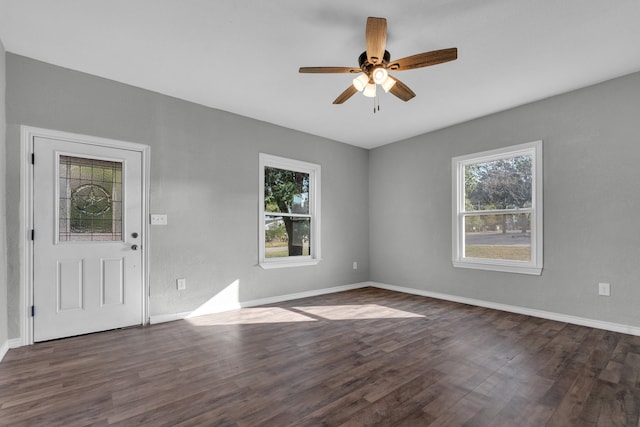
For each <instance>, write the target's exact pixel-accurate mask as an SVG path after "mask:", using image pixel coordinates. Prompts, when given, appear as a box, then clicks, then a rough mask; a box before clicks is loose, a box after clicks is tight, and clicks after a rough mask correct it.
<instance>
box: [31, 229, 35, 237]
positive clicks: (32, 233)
mask: <svg viewBox="0 0 640 427" xmlns="http://www.w3.org/2000/svg"><path fill="white" fill-rule="evenodd" d="M35 238H36V230H34V229H31V240H35Z"/></svg>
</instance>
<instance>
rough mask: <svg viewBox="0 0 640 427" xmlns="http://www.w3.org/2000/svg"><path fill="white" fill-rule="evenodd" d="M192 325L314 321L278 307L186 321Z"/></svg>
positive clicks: (218, 314)
mask: <svg viewBox="0 0 640 427" xmlns="http://www.w3.org/2000/svg"><path fill="white" fill-rule="evenodd" d="M186 320H187V321H188V322H189V323H191V324H192V325H197V326H220V325H250V324H255V323H292V322H315V321H316V319H314V318H311V317H308V316H305V315H304V314H301V313H296V312H295V311H290V310H287V309H286V308H280V307H256V308H243V309H241V310H233V311H229V312H225V313H217V314H211V315H207V316H198V317H192V318H188V319H186Z"/></svg>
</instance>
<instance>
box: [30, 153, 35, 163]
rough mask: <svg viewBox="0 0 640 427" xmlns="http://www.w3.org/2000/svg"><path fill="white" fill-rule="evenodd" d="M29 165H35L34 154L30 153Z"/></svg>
mask: <svg viewBox="0 0 640 427" xmlns="http://www.w3.org/2000/svg"><path fill="white" fill-rule="evenodd" d="M31 164H32V165H35V164H36V154H35V153H31Z"/></svg>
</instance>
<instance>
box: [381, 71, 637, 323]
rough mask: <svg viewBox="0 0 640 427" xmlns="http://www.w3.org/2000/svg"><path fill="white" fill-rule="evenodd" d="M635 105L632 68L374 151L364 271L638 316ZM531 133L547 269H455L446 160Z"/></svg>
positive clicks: (482, 296)
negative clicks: (540, 179) (539, 143)
mask: <svg viewBox="0 0 640 427" xmlns="http://www.w3.org/2000/svg"><path fill="white" fill-rule="evenodd" d="M470 102H472V101H470ZM639 114H640V73H636V74H632V75H628V76H625V77H621V78H618V79H615V80H611V81H608V82H605V83H602V84H599V85H595V86H592V87H589V88H585V89H582V90H578V91H575V92H571V93H567V94H564V95H560V96H557V97H554V98H550V99H546V100H543V101H540V102H536V103H533V104H529V105H526V106H522V107H519V108H515V109H512V110H508V111H505V112H501V113H498V114H495V115H491V116H488V117H484V118H481V119H478V120H474V121H471V122H468V123H464V124H460V125H457V126H453V127H450V128H447V129H444V130H441V131H438V132H433V133H429V134H426V135H421V136H418V137H415V138H412V139H409V140H406V141H403V142H400V143H395V144H390V145H387V146H383V147H379V148H377V149H374V150H372V151H371V152H370V168H369V174H370V175H369V176H370V179H369V182H370V193H369V194H370V226H371V231H370V257H371V258H370V265H371V269H370V272H371V275H370V278H371V280H373V281H377V282H382V283H386V284H390V285H396V286H405V287H411V288H415V289H419V290H425V291H432V292H440V293H445V294H450V295H455V296H462V297H467V298H475V299H479V300H485V301H490V302H497V303H502V304H510V305H514V306H520V307H527V308H532V309H538V310H546V311H551V312H557V313H563V314H567V315H575V316H580V317H585V318H590V319H598V320H602V321H609V322H615V323H621V324H626V325H634V326H638V325H640V310H638V302H639V301H640V241H639V235H638V227H637V220H636V214H637V213H638V212H640V196H639V195H638V188H639V187H638V182H640V167H638V162H639V161H640V115H639ZM535 140H543V141H544V142H543V151H544V164H543V167H544V270H543V272H542V275H541V276H527V275H518V274H510V273H498V272H488V271H480V270H467V269H455V268H453V267H452V264H451V246H452V242H451V222H452V219H451V217H452V213H451V209H452V208H451V206H452V195H451V192H452V190H451V158H452V157H454V156H458V155H462V154H468V153H475V152H479V151H483V150H488V149H492V148H497V147H504V146H509V145H513V144H519V143H524V142H529V141H535ZM600 281H603V282H610V283H611V296H610V297H599V296H598V295H597V285H598V282H600Z"/></svg>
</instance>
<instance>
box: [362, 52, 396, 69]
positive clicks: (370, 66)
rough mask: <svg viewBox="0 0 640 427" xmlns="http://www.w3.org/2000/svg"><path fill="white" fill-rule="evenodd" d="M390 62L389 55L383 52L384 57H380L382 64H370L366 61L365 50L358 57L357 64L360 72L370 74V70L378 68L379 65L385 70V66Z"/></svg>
mask: <svg viewBox="0 0 640 427" xmlns="http://www.w3.org/2000/svg"><path fill="white" fill-rule="evenodd" d="M390 60H391V54H390V53H389V51H388V50H385V51H384V55H383V57H382V64H372V63H370V62H369V61H368V59H367V51H366V50H365V51H364V52H362V53H361V54H360V56H359V57H358V64H359V65H360V68H362V71H364V72H365V73H367V74H370V73H371V70H373V69H374V68H375V67H378V66H380V65H382V66H383V67H385V68H387V64H388V63H389V61H390Z"/></svg>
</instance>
